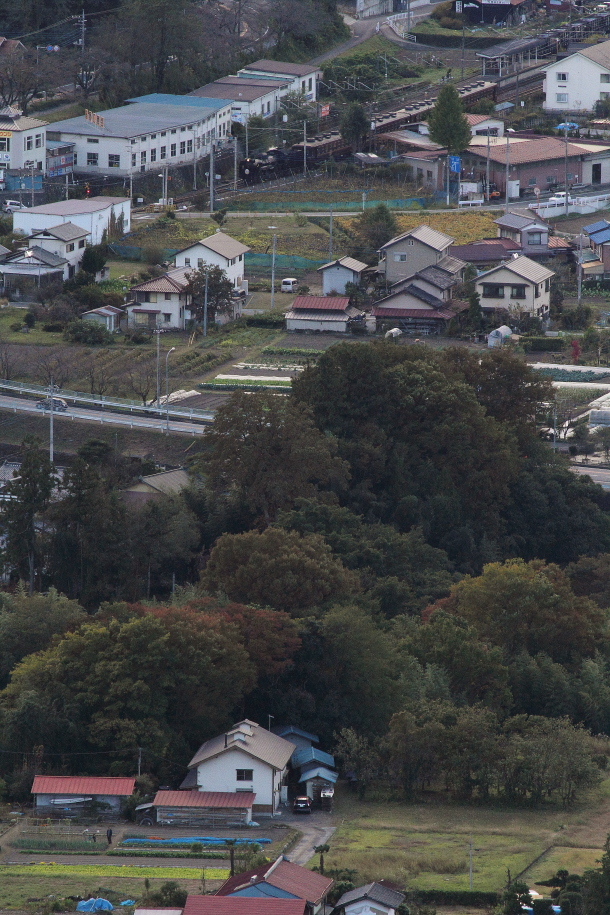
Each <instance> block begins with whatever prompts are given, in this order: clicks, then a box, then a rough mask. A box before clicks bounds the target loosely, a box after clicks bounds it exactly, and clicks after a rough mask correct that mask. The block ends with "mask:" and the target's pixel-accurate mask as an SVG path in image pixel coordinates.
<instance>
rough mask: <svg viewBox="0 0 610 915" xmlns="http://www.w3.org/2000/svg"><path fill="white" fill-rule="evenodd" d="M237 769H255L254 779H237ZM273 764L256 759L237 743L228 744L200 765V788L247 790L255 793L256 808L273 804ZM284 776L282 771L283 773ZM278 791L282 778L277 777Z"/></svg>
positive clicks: (207, 789) (198, 783)
mask: <svg viewBox="0 0 610 915" xmlns="http://www.w3.org/2000/svg"><path fill="white" fill-rule="evenodd" d="M238 769H252V781H251V782H242V781H239V782H238V781H237V770H238ZM273 772H274V770H273V768H272V767H271V766H269V765H268V764H267V763H265V762H262V761H261V760H259V759H254V758H253V757H252V756H249V755H248V754H247V753H244V751H243V750H240V749H239V748H238V747H235V748H229V749H228V750H227V751H226V752H224V753H221V754H220V755H219V756H216V757H214V758H213V759H207V760H205V762H202V763H199V765H198V766H197V787H198V789H199V791H230V792H233V791H237V790H238V789H241V790H248V791H252V792H254V794H256V800H255V802H254V806H255V808H257V807H259V806H261V805H264V806H269V807H271V806H272V805H273V798H274V791H273V786H274V777H273ZM279 777H280V778H281V773H280V776H279ZM275 784H276V789H277V790H278V791H279V778H278V777H277V776H276V778H275Z"/></svg>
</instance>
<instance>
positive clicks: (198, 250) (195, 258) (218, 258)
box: [176, 244, 245, 288]
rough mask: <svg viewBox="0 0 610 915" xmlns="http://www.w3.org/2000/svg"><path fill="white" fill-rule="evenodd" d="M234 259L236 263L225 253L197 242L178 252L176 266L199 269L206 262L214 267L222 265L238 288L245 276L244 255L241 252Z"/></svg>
mask: <svg viewBox="0 0 610 915" xmlns="http://www.w3.org/2000/svg"><path fill="white" fill-rule="evenodd" d="M233 260H234V261H235V263H233V264H232V263H231V261H230V260H229V259H228V258H226V257H224V255H222V254H217V253H216V251H212V250H211V249H210V248H206V247H204V246H203V245H198V244H195V245H191V247H190V248H187V249H186V250H184V251H181V252H180V253H178V254H176V267H192V268H193V270H197V269H198V268H199V267H203V266H204V265H205V264H207V265H209V266H212V267H220V268H221V269H222V270H224V271H225V272H226V274H227V278H228V279H229V280H230V282H231V283H232V284H233V286H234V287H235V288H237V287H238V286H241V284H242V280H243V277H244V266H245V262H244V255H243V254H240V255H239V256H238V257H236V258H233ZM187 261H190V263H187Z"/></svg>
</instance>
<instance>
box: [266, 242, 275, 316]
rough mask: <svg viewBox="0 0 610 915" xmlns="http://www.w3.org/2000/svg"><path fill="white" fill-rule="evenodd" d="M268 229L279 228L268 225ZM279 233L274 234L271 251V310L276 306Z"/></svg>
mask: <svg viewBox="0 0 610 915" xmlns="http://www.w3.org/2000/svg"><path fill="white" fill-rule="evenodd" d="M267 228H268V229H277V226H267ZM276 244H277V235H275V233H274V235H273V248H272V251H271V310H272V311H273V309H274V307H275V246H276Z"/></svg>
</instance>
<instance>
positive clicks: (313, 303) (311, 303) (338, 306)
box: [292, 295, 349, 311]
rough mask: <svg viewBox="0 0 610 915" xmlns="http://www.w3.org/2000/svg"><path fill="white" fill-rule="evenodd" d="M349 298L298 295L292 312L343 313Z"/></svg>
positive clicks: (341, 296)
mask: <svg viewBox="0 0 610 915" xmlns="http://www.w3.org/2000/svg"><path fill="white" fill-rule="evenodd" d="M348 305H349V298H348V297H347V296H343V295H298V296H297V297H296V299H295V300H294V302H293V303H292V310H293V311H303V310H306V311H345V309H346V308H347V306H348Z"/></svg>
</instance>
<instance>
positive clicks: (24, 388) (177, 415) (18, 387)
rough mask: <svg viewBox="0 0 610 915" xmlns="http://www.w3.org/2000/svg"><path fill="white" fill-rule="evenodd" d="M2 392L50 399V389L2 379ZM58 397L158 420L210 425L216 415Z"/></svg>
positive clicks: (74, 395) (78, 395)
mask: <svg viewBox="0 0 610 915" xmlns="http://www.w3.org/2000/svg"><path fill="white" fill-rule="evenodd" d="M0 390H6V391H15V392H16V393H18V394H35V395H37V396H39V397H48V396H49V394H50V391H49V388H48V387H44V386H43V385H40V384H30V383H28V382H25V381H9V380H7V379H6V378H1V379H0ZM55 396H56V397H61V398H63V400H71V401H72V402H74V403H83V404H89V405H91V406H95V407H100V408H101V409H102V410H103V409H104V407H107V408H109V409H112V410H120V411H127V412H129V413H134V412H137V413H144V414H148V415H151V416H155V417H157V418H161V419H162V418H164V417H167V416H168V414H169V417H170V419H190V420H191V422H202V423H209V422H213V420H214V414H213V413H210V412H209V411H207V410H197V409H195V408H193V407H191V408H188V407H179V406H176V405H172V404H171V403H170V404H169V406H166V405H165V404H157V405H155V406H152V405H151V404H142V403H139V402H138V401H136V400H126V399H124V398H121V397H105V396H101V397H96V396H95V394H86V393H85V392H84V391H66V390H63V389H60V390H56V391H55Z"/></svg>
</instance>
